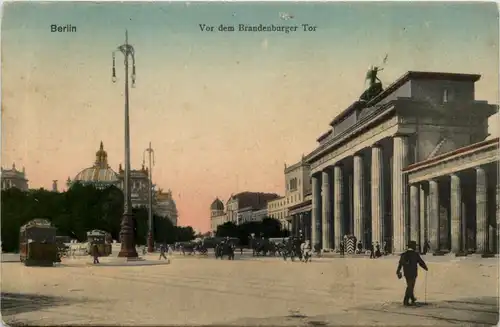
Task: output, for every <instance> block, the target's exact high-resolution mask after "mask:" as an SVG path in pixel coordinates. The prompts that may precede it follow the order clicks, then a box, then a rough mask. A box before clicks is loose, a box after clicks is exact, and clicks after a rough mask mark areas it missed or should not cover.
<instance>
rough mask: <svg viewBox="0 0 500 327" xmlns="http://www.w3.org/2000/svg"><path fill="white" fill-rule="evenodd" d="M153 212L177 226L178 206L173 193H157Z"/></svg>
mask: <svg viewBox="0 0 500 327" xmlns="http://www.w3.org/2000/svg"><path fill="white" fill-rule="evenodd" d="M154 203H155V204H154V205H153V210H154V212H155V214H156V215H157V216H160V217H164V218H168V219H170V221H171V222H172V224H173V225H174V226H177V218H178V212H177V206H176V204H175V201H174V199H173V197H172V191H171V190H168V191H167V192H166V193H165V192H163V190H162V189H159V190H158V191H157V192H155V198H154Z"/></svg>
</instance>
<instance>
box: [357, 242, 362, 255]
mask: <svg viewBox="0 0 500 327" xmlns="http://www.w3.org/2000/svg"><path fill="white" fill-rule="evenodd" d="M362 251H363V244H362V243H361V241H359V242H358V251H357V253H358V254H361V252H362Z"/></svg>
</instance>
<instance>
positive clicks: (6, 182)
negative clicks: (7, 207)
mask: <svg viewBox="0 0 500 327" xmlns="http://www.w3.org/2000/svg"><path fill="white" fill-rule="evenodd" d="M1 179H2V190H6V189H9V188H12V187H15V188H18V189H20V190H21V191H28V180H27V179H26V170H25V169H24V167H23V169H22V170H21V171H19V170H17V169H16V164H15V163H13V164H12V169H4V168H1Z"/></svg>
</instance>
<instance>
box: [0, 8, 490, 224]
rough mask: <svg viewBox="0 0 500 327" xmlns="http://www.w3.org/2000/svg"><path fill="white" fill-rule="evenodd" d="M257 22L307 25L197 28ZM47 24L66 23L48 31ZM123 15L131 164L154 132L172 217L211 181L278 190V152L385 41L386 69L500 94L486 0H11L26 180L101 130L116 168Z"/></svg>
mask: <svg viewBox="0 0 500 327" xmlns="http://www.w3.org/2000/svg"><path fill="white" fill-rule="evenodd" d="M280 12H286V13H290V14H292V15H294V19H292V20H288V21H284V20H281V19H280V15H279V13H280ZM259 23H262V24H286V25H300V24H311V25H316V26H317V31H316V32H309V33H306V32H302V31H300V32H295V33H289V34H284V33H264V32H260V33H257V32H256V33H251V32H246V33H244V32H234V33H221V32H215V33H209V32H201V31H200V28H199V24H207V25H215V26H218V25H220V24H226V25H230V24H231V25H232V24H259ZM52 24H59V25H66V24H71V25H73V26H76V28H77V32H76V33H51V31H50V26H51V25H52ZM126 28H127V29H128V31H129V41H130V43H131V44H133V45H134V47H135V49H136V54H137V58H136V59H137V87H136V88H135V89H132V90H131V98H130V102H131V136H132V139H131V146H132V148H131V156H132V165H133V167H134V168H139V167H140V165H141V164H142V158H143V151H144V149H145V148H147V146H148V143H149V141H151V142H152V145H153V148H154V150H155V152H156V166H155V168H154V171H153V172H154V180H155V182H156V183H157V184H158V185H159V186H160V187H162V188H165V189H167V188H171V189H172V190H173V193H174V196H175V200H176V201H177V205H178V208H179V210H180V223H181V224H183V225H187V224H189V225H193V226H194V227H196V228H198V229H201V230H207V229H208V228H209V205H210V203H211V202H212V200H213V199H214V198H215V197H216V196H218V197H220V198H222V199H223V200H224V201H225V200H227V198H228V196H229V195H230V194H231V193H237V192H241V191H246V190H249V191H266V192H277V193H283V191H284V176H283V163H284V162H287V163H288V164H293V163H294V162H296V161H297V160H299V159H300V157H301V155H302V154H303V153H308V152H309V151H311V150H312V149H313V148H314V146H315V140H316V138H317V137H318V136H319V135H320V134H322V133H323V132H325V131H326V130H327V128H328V123H329V122H330V121H331V119H332V118H333V117H334V116H335V115H336V114H337V113H339V112H340V111H341V110H343V109H344V108H346V107H347V106H348V105H349V104H350V103H352V102H353V101H354V100H356V99H357V97H358V96H359V95H360V94H361V92H362V91H363V85H364V84H363V81H364V76H365V73H366V69H367V67H368V66H369V65H371V64H380V62H381V61H382V59H383V57H384V55H385V54H386V53H387V54H388V55H389V59H388V63H387V66H386V68H385V70H384V71H383V72H382V73H381V74H380V78H381V79H382V80H383V82H384V84H386V85H387V84H390V83H391V82H392V81H394V80H395V79H396V78H398V77H399V76H400V75H402V74H404V73H405V72H406V71H408V70H426V71H443V72H457V73H477V74H481V75H482V79H481V80H480V81H479V82H478V83H477V89H476V92H477V93H476V94H477V95H476V98H477V99H481V100H488V101H490V102H494V103H498V71H499V65H498V38H499V35H498V11H497V7H496V5H495V4H493V3H491V4H485V3H469V4H468V3H427V4H425V3H399V2H398V3H395V2H392V3H359V2H356V3H282V2H280V3H255V2H252V3H238V2H237V3H198V2H193V3H180V2H179V3H178V2H174V3H158V2H155V3H145V2H143V3H128V2H126V3H115V2H109V3H97V4H95V3H85V2H80V3H67V2H66V3H43V4H42V3H28V2H23V3H7V4H5V5H4V12H3V21H2V165H3V167H8V166H10V165H11V164H12V162H14V161H15V162H16V165H17V167H21V166H25V167H26V172H27V174H28V178H29V180H30V186H31V187H32V188H36V187H46V188H50V186H51V184H52V180H54V179H57V180H59V181H60V182H59V183H60V184H63V183H64V181H65V180H66V179H67V177H68V176H70V177H71V178H73V177H74V176H75V175H76V174H77V173H78V172H79V171H80V170H81V169H83V168H85V167H88V166H91V165H92V164H93V161H94V153H95V151H97V148H98V146H99V142H100V141H101V140H102V141H103V142H104V146H105V149H106V150H107V151H108V158H109V161H110V164H111V166H112V168H113V169H115V170H117V169H118V165H119V163H122V162H123V153H124V150H123V74H124V71H123V57H118V59H117V77H118V83H116V84H112V83H111V64H112V61H111V52H112V50H114V49H115V48H116V46H118V45H120V44H121V43H123V41H124V31H125V29H126ZM492 122H493V121H492ZM495 122H496V121H495ZM491 125H492V124H490V127H492V128H491V129H492V133H493V134H498V132H497V129H496V128H493V126H491Z"/></svg>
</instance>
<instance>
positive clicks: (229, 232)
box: [215, 221, 239, 237]
mask: <svg viewBox="0 0 500 327" xmlns="http://www.w3.org/2000/svg"><path fill="white" fill-rule="evenodd" d="M215 235H216V236H218V237H227V236H229V237H238V235H239V231H238V226H236V224H235V223H233V222H232V221H228V222H225V223H224V224H222V225H219V226H217V231H216V232H215Z"/></svg>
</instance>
